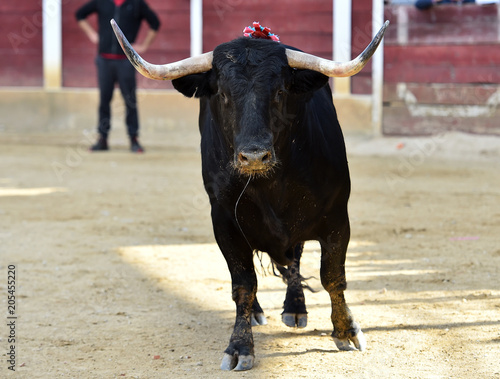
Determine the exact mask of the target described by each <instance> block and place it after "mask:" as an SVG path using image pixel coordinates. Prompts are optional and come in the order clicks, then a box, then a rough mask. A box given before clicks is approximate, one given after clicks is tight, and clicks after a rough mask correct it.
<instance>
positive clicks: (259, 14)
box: [203, 0, 333, 58]
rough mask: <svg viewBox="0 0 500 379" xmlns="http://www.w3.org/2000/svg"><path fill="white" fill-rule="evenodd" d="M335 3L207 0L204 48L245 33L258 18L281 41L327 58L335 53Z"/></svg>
mask: <svg viewBox="0 0 500 379" xmlns="http://www.w3.org/2000/svg"><path fill="white" fill-rule="evenodd" d="M332 12H333V5H332V2H331V1H324V0H287V1H269V0H204V1H203V16H204V17H203V38H204V41H203V49H204V50H205V51H210V50H213V49H214V47H215V46H217V45H219V44H221V43H223V42H227V41H230V40H232V39H234V38H238V37H242V36H243V32H242V31H243V29H244V28H245V27H246V26H250V25H252V23H253V22H254V21H258V22H260V24H261V25H262V26H267V27H269V28H271V32H272V33H275V34H278V35H279V36H280V39H281V42H282V43H284V44H287V45H291V46H295V47H297V48H299V49H301V50H304V51H306V52H308V53H311V54H316V55H318V56H321V57H324V58H331V56H332V50H333V48H332V43H333V42H332V28H333V21H332V19H333V16H332V14H333V13H332Z"/></svg>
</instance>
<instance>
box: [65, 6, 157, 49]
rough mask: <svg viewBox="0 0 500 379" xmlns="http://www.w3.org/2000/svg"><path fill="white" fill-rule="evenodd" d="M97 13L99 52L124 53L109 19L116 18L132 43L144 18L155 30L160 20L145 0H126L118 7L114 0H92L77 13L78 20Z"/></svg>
mask: <svg viewBox="0 0 500 379" xmlns="http://www.w3.org/2000/svg"><path fill="white" fill-rule="evenodd" d="M92 13H97V18H98V24H99V30H98V33H99V53H100V54H102V53H105V54H120V55H122V54H123V55H124V53H123V50H122V48H121V47H120V45H119V43H118V40H117V39H116V37H115V34H114V32H113V29H112V28H111V24H110V23H109V21H110V20H111V19H112V18H114V19H115V21H116V23H117V24H118V26H119V27H120V29H121V30H122V31H123V34H125V37H127V39H128V40H129V41H130V43H133V42H135V39H136V37H137V34H138V32H139V27H140V26H141V21H142V20H143V19H144V20H146V21H147V23H148V24H149V27H150V28H151V29H153V30H158V29H159V27H160V20H159V19H158V16H157V15H156V13H155V12H154V11H152V10H151V8H149V6H148V4H146V2H145V1H144V0H125V2H124V3H123V4H122V5H121V6H120V7H117V6H116V5H115V3H114V1H113V0H91V1H89V2H88V3H86V4H85V5H83V6H82V7H81V8H80V9H78V10H77V11H76V13H75V16H76V19H77V20H78V21H80V20H83V19H85V18H87V16H89V15H90V14H92Z"/></svg>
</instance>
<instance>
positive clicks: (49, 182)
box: [0, 135, 500, 378]
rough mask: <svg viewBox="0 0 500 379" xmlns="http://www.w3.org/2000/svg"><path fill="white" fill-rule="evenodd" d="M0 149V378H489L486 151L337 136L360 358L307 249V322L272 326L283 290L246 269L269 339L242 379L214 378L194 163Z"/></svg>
mask: <svg viewBox="0 0 500 379" xmlns="http://www.w3.org/2000/svg"><path fill="white" fill-rule="evenodd" d="M457 138H458V140H459V141H458V142H457ZM9 141H10V142H9ZM9 141H1V142H2V144H1V149H0V254H1V255H0V294H1V301H0V304H1V305H0V306H1V307H2V308H3V309H1V310H0V314H1V315H6V314H7V307H8V301H7V296H8V293H7V288H6V283H7V276H8V267H9V265H11V264H13V265H15V270H16V293H15V295H16V315H17V316H18V318H17V319H16V320H15V338H16V343H15V354H16V356H15V359H16V360H15V365H16V366H15V369H16V372H15V373H12V372H11V371H10V370H8V366H9V365H10V364H9V363H8V362H7V359H9V358H8V356H9V349H10V347H9V346H10V343H8V339H9V336H10V334H9V333H10V329H9V326H8V325H7V324H8V322H9V321H10V320H11V319H8V318H7V316H2V320H1V323H0V324H1V325H2V326H1V327H0V350H1V351H0V353H1V358H2V359H1V363H0V377H19V378H66V377H68V378H118V377H130V378H178V377H187V378H229V377H231V378H233V377H245V378H291V377H299V378H343V377H350V378H471V377H475V378H500V358H499V357H500V284H499V283H500V280H499V277H500V244H499V242H500V231H499V229H500V140H498V139H494V138H493V137H491V138H489V139H482V140H481V141H483V142H480V143H479V145H478V144H477V143H476V142H477V141H476V140H475V139H473V140H470V139H469V137H467V136H462V135H460V136H458V137H457V136H441V137H439V138H438V137H435V138H430V139H418V140H409V139H407V140H399V139H379V140H373V141H372V140H366V141H363V140H361V141H359V140H355V141H354V142H352V141H350V140H349V139H348V142H349V143H348V147H349V151H350V157H349V161H350V167H351V176H352V182H353V191H352V197H351V201H350V214H351V221H352V240H351V244H350V248H349V252H348V260H347V278H348V290H347V291H346V298H347V301H348V303H349V305H350V307H351V310H352V312H353V313H354V315H355V317H356V318H357V320H358V321H359V323H360V325H361V327H362V329H363V331H364V333H365V336H366V339H367V342H368V348H367V350H366V351H365V352H339V351H338V350H337V349H336V347H335V344H334V343H333V341H332V340H331V337H330V333H331V328H332V326H331V323H330V320H329V316H330V305H329V297H328V295H327V294H326V292H325V291H323V290H321V284H320V282H319V280H318V279H317V278H318V277H319V263H320V254H319V249H318V246H317V245H316V244H315V243H308V244H307V245H306V253H305V254H304V256H303V261H302V267H303V275H304V276H314V277H315V278H313V279H310V280H309V284H310V285H311V286H312V287H313V288H315V289H318V290H320V291H319V292H317V293H309V292H306V302H307V305H308V311H309V324H308V326H307V328H305V329H300V330H298V329H291V328H287V327H286V326H285V325H283V324H282V323H281V316H280V313H281V308H282V304H283V300H284V296H285V286H284V284H283V283H282V281H281V279H279V278H277V277H274V276H272V275H269V274H266V273H265V271H266V270H267V268H268V265H269V261H268V259H267V258H265V259H264V261H263V266H264V268H265V269H266V270H264V269H262V268H261V265H260V262H258V267H259V294H260V295H259V300H260V303H261V305H262V306H263V308H264V309H265V312H266V315H267V317H268V321H269V325H267V326H259V327H255V328H254V336H255V352H256V364H255V367H254V369H253V370H251V371H249V372H243V373H231V372H229V373H228V372H222V371H220V370H219V364H220V359H221V358H222V352H223V350H224V349H225V348H226V346H227V343H228V340H229V336H230V333H231V330H232V324H233V321H234V304H233V302H232V300H231V296H230V285H231V284H230V278H229V273H228V271H227V267H226V264H225V262H224V260H223V258H222V255H221V254H220V252H219V250H218V248H217V246H216V245H215V243H214V239H213V236H212V229H211V221H210V218H209V206H208V201H207V197H206V195H205V193H204V190H203V187H202V183H201V175H200V157H199V153H198V152H197V151H196V149H192V148H184V149H183V148H168V149H167V148H165V147H161V146H157V147H154V146H146V147H147V148H148V150H147V152H146V154H144V155H139V156H137V155H132V154H131V153H129V152H128V150H127V149H126V147H125V146H118V147H116V148H114V149H113V150H112V151H110V152H107V153H101V154H90V153H88V152H87V151H86V150H85V148H86V146H83V145H82V144H81V143H80V144H78V143H75V144H71V145H65V144H60V143H59V144H50V143H43V144H41V143H37V144H29V143H26V142H16V143H12V142H11V141H12V140H9ZM471 141H473V142H474V141H475V142H474V143H472V142H471ZM481 143H485V144H486V145H485V146H486V147H483V146H482V145H481Z"/></svg>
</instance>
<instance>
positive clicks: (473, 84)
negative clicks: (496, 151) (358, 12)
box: [383, 4, 500, 135]
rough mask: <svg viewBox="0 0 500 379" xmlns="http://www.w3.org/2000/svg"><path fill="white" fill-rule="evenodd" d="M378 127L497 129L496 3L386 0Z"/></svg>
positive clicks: (412, 131) (499, 37)
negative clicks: (425, 6)
mask: <svg viewBox="0 0 500 379" xmlns="http://www.w3.org/2000/svg"><path fill="white" fill-rule="evenodd" d="M385 14H386V18H387V19H389V20H391V27H390V29H389V31H388V33H387V36H386V40H385V58H384V61H385V71H384V81H385V84H384V102H385V107H384V122H383V125H384V130H383V131H384V133H385V134H389V135H401V134H403V135H430V134H436V133H439V132H443V131H449V130H455V131H462V132H469V133H483V134H499V135H500V111H499V105H500V20H499V17H500V16H499V15H500V12H499V10H498V8H497V6H496V5H489V6H479V5H475V4H470V5H462V6H459V5H453V4H450V5H440V6H435V7H433V8H432V9H431V10H428V11H419V10H417V9H415V8H414V7H412V6H409V7H408V6H406V7H405V6H386V8H385Z"/></svg>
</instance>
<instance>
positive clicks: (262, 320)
mask: <svg viewBox="0 0 500 379" xmlns="http://www.w3.org/2000/svg"><path fill="white" fill-rule="evenodd" d="M251 321H252V326H259V325H267V319H266V316H264V313H261V312H259V313H258V312H252V316H251Z"/></svg>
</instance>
